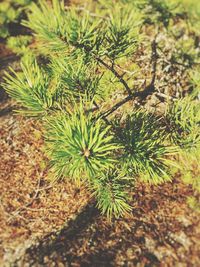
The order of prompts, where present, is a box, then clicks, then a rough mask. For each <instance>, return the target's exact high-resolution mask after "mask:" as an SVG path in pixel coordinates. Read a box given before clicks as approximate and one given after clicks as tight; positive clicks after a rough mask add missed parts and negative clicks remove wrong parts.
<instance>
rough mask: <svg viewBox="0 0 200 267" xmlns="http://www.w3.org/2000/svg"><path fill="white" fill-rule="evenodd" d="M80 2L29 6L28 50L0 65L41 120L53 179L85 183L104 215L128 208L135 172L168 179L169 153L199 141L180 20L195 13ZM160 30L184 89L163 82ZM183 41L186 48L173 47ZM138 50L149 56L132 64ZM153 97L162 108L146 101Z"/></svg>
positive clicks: (163, 5) (159, 1) (154, 1)
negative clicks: (11, 63)
mask: <svg viewBox="0 0 200 267" xmlns="http://www.w3.org/2000/svg"><path fill="white" fill-rule="evenodd" d="M83 2H85V3H84V4H82V5H81V6H77V5H76V6H73V5H71V6H65V5H64V2H63V1H58V0H52V2H51V3H49V2H48V1H43V0H42V1H39V3H38V4H34V3H33V4H32V5H31V6H30V9H29V11H28V13H27V16H28V19H27V20H26V21H23V25H24V26H26V27H28V28H29V29H30V30H31V31H32V33H33V38H34V45H33V49H29V50H26V51H28V52H26V54H25V55H24V56H23V58H22V62H21V71H18V72H16V71H14V70H12V69H11V71H10V72H8V73H6V75H5V78H4V87H5V89H6V91H7V92H8V94H9V95H10V96H11V97H13V98H14V99H15V100H16V101H17V102H18V104H19V106H20V108H19V110H18V111H17V112H18V113H20V114H24V115H27V116H34V117H35V119H39V120H41V122H42V125H43V127H44V138H45V147H46V154H47V156H48V158H49V173H50V174H51V176H52V177H53V179H61V178H63V179H71V180H72V182H76V183H79V184H80V182H81V184H82V183H83V182H84V183H85V184H86V185H87V186H88V189H89V190H91V192H93V194H94V196H95V197H96V200H97V206H98V207H99V208H100V210H101V211H102V213H103V214H106V215H107V216H108V217H109V218H111V217H112V216H115V217H119V216H121V215H123V214H125V213H127V212H130V210H131V206H130V205H129V203H128V202H129V201H128V199H129V194H128V192H129V190H130V188H132V187H133V186H134V183H135V181H136V180H141V181H144V182H146V183H150V184H161V183H164V182H167V181H171V180H172V174H171V170H172V169H173V168H174V167H173V166H174V165H177V164H176V163H175V162H174V161H175V160H176V155H178V154H179V153H182V151H187V153H193V152H192V151H195V150H197V149H199V145H200V107H199V89H198V88H199V87H198V86H199V85H198V82H196V83H197V84H196V83H195V82H194V81H193V79H192V78H191V77H194V74H193V72H194V70H195V77H197V76H198V75H197V74H196V73H198V70H197V67H196V66H198V62H199V40H198V38H197V36H198V29H197V28H193V27H190V26H188V25H189V23H191V24H190V25H194V24H193V22H192V21H193V20H195V21H198V19H199V16H198V14H196V13H195V10H194V9H191V10H188V13H186V10H185V8H184V7H185V6H184V4H182V5H181V4H180V3H179V1H178V0H171V1H165V0H141V1H129V0H120V1H112V0H108V1H103V0H98V1H83ZM194 13H195V15H194ZM191 18H192V19H191ZM177 21H178V22H177ZM177 23H180V24H181V25H182V27H183V33H182V32H181V33H180V32H177V31H178V30H177V28H176V27H175V26H176V24H177ZM188 27H190V29H188ZM188 31H189V32H188ZM163 35H166V36H167V37H166V38H167V40H168V39H169V42H170V41H173V44H174V46H173V47H172V48H170V49H171V50H170V52H171V54H170V55H171V57H170V59H169V60H170V64H171V65H170V66H172V67H173V68H175V67H174V66H176V70H179V69H178V68H179V67H180V68H182V69H181V70H184V73H185V72H186V75H185V77H186V78H185V80H186V82H187V85H188V84H189V85H188V86H189V88H190V89H188V91H187V92H186V93H184V92H183V90H182V92H181V93H180V89H179V88H178V86H177V87H176V86H175V88H174V89H173V90H172V91H171V92H170V91H167V92H166V91H163V90H162V89H161V83H162V82H163V79H162V77H160V76H161V75H165V74H164V73H161V74H159V75H158V72H159V68H161V69H162V68H164V67H163V65H162V66H161V65H159V64H160V63H159V61H161V59H162V53H165V52H164V51H165V45H166V43H165V40H163V39H162V36H163ZM183 35H184V36H185V35H186V36H187V37H188V40H187V39H184V38H183ZM189 38H190V39H189ZM182 39H184V40H185V47H187V44H186V42H187V41H188V42H189V43H190V44H191V43H192V44H193V47H192V48H191V49H185V50H184V51H183V52H182V53H181V54H180V50H178V48H177V46H178V44H179V43H181V41H182ZM182 48H183V49H184V47H182ZM143 49H145V51H146V53H148V56H147V57H145V60H147V59H148V60H149V62H148V61H146V62H142V63H139V62H140V61H141V60H138V58H140V56H141V55H142V54H145V52H144V50H143ZM163 57H164V56H163ZM141 58H142V56H141ZM163 62H164V61H163ZM165 62H166V61H165ZM163 64H164V63H163ZM145 66H148V68H146V69H147V72H144V71H143V67H145ZM172 67H171V68H172ZM188 69H189V70H190V72H188ZM173 70H174V69H173ZM172 73H173V72H172ZM191 73H192V74H191ZM172 75H175V74H172ZM192 75H193V76H192ZM140 77H141V80H143V82H140ZM144 77H145V82H144V79H143V78H144ZM195 81H197V78H196V79H195ZM167 82H168V81H167ZM169 83H170V81H169ZM159 86H160V87H159ZM167 86H168V85H166V87H167ZM167 88H168V87H167ZM183 89H184V88H183ZM152 96H157V98H158V99H160V103H161V104H162V109H161V108H160V106H159V105H152V106H151V105H150V106H151V107H149V106H148V105H147V103H148V102H149V99H150V103H151V97H152ZM163 105H164V109H163Z"/></svg>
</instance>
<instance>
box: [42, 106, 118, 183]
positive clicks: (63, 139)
mask: <svg viewBox="0 0 200 267" xmlns="http://www.w3.org/2000/svg"><path fill="white" fill-rule="evenodd" d="M46 120H47V123H46V144H47V151H48V155H49V156H50V158H51V165H52V171H53V172H54V174H55V175H56V177H57V178H60V177H62V176H70V177H73V178H74V179H77V180H80V179H85V178H86V179H88V178H92V177H94V176H95V174H98V173H99V172H101V171H103V170H105V169H108V168H109V167H112V166H113V163H114V162H115V160H114V159H113V151H115V150H117V149H118V148H119V145H117V144H116V143H114V141H113V135H112V133H109V131H110V127H109V126H105V125H104V123H102V121H101V120H97V119H95V118H94V117H93V114H92V113H87V112H86V111H84V109H83V104H81V103H80V104H79V106H78V105H77V104H75V103H74V108H73V109H72V110H70V108H68V109H67V111H66V112H59V113H57V114H53V116H51V117H49V118H47V119H46ZM66 163H67V164H66Z"/></svg>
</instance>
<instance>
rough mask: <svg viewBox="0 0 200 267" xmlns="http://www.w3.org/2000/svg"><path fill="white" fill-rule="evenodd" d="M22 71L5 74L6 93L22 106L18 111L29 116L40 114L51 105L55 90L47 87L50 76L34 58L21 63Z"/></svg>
mask: <svg viewBox="0 0 200 267" xmlns="http://www.w3.org/2000/svg"><path fill="white" fill-rule="evenodd" d="M21 69H22V72H15V71H14V70H13V69H10V71H11V73H9V72H7V73H6V74H5V77H4V80H5V86H6V90H7V92H8V94H9V95H10V96H11V97H13V98H14V99H16V100H17V102H18V103H19V104H21V106H22V107H23V109H22V110H19V111H18V112H20V113H24V114H26V115H29V116H30V115H31V116H41V115H42V114H44V113H46V112H47V111H48V109H49V108H51V107H52V105H53V103H54V100H55V98H56V92H51V91H50V90H48V89H49V85H50V78H49V76H48V75H46V74H45V73H44V71H42V69H41V68H40V67H39V66H38V64H37V62H36V61H35V60H32V59H31V57H28V60H26V61H25V62H23V63H21Z"/></svg>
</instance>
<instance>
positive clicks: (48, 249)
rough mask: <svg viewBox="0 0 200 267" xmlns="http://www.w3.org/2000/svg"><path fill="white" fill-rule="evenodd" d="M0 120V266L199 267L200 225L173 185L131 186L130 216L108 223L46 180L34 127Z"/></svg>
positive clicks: (78, 192) (68, 190)
mask: <svg viewBox="0 0 200 267" xmlns="http://www.w3.org/2000/svg"><path fill="white" fill-rule="evenodd" d="M13 105H14V103H12V102H11V101H10V100H6V101H4V102H1V111H2V110H6V108H8V107H11V106H13ZM8 110H9V109H8ZM0 115H1V117H0V154H1V161H0V193H1V194H0V225H1V228H0V258H1V261H0V266H181V267H182V266H196V267H198V266H199V262H200V217H199V213H197V212H195V211H193V210H192V209H190V208H189V207H188V205H187V202H186V198H187V197H188V196H190V195H192V189H191V188H190V187H189V186H186V185H184V184H183V183H182V182H181V179H180V177H178V176H177V178H176V179H175V180H174V181H173V182H172V183H167V184H165V185H162V186H146V185H143V184H141V183H140V184H137V185H136V187H135V189H134V190H133V192H132V193H131V203H132V206H133V210H132V213H131V214H129V216H127V217H125V218H123V219H113V220H112V222H108V221H107V219H106V218H104V217H102V216H101V215H100V214H99V212H98V210H96V208H95V207H94V203H93V202H92V201H93V200H92V199H90V195H89V194H88V193H87V191H86V189H85V188H81V189H79V188H77V187H76V186H75V185H73V184H72V183H71V182H70V181H60V182H58V183H55V184H53V183H51V182H50V181H49V180H48V179H47V165H48V160H47V159H46V158H45V157H44V153H43V149H42V147H43V140H42V136H41V134H40V131H39V129H40V125H39V123H37V122H36V121H34V120H33V119H27V118H26V119H25V118H23V117H20V116H16V115H14V114H13V112H11V111H8V112H7V113H5V112H3V113H1V112H0ZM88 203H89V204H88Z"/></svg>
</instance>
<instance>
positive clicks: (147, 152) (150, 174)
mask: <svg viewBox="0 0 200 267" xmlns="http://www.w3.org/2000/svg"><path fill="white" fill-rule="evenodd" d="M121 123H122V125H123V126H120V124H121ZM121 123H120V121H117V122H115V124H116V125H118V126H117V128H116V131H117V138H118V142H119V143H120V144H121V145H122V147H123V154H122V155H121V156H120V159H119V160H120V161H121V162H122V164H123V166H124V168H125V170H128V171H129V172H130V173H132V174H134V175H139V176H140V177H141V179H142V180H143V181H146V182H150V183H154V184H158V183H161V182H163V181H167V180H170V176H169V175H168V168H167V165H169V161H168V162H167V159H166V155H169V153H170V152H171V153H172V149H171V148H169V147H167V146H166V145H165V144H164V143H163V140H166V133H165V131H164V129H162V128H161V125H160V124H159V118H157V117H155V116H154V115H152V114H149V113H148V112H146V111H144V110H136V111H135V112H133V113H132V114H131V115H128V116H127V117H126V119H125V121H123V122H121ZM167 163H168V164H167Z"/></svg>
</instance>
